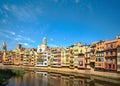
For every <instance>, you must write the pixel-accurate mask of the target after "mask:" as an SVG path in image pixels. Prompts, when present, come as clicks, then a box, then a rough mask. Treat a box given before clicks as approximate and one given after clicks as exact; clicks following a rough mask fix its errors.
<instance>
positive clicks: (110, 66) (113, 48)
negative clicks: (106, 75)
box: [105, 36, 120, 71]
mask: <svg viewBox="0 0 120 86" xmlns="http://www.w3.org/2000/svg"><path fill="white" fill-rule="evenodd" d="M119 41H120V37H119V36H118V37H117V38H116V39H114V40H107V41H105V70H113V71H116V70H117V47H118V45H119V43H120V42H119Z"/></svg>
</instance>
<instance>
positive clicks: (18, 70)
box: [12, 69, 25, 76]
mask: <svg viewBox="0 0 120 86" xmlns="http://www.w3.org/2000/svg"><path fill="white" fill-rule="evenodd" d="M12 72H13V73H14V75H15V76H22V75H23V74H24V73H25V71H24V70H22V69H12Z"/></svg>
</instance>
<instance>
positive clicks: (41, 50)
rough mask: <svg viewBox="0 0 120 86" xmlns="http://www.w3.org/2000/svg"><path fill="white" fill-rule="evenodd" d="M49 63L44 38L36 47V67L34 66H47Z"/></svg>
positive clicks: (48, 54) (48, 53)
mask: <svg viewBox="0 0 120 86" xmlns="http://www.w3.org/2000/svg"><path fill="white" fill-rule="evenodd" d="M49 63H50V51H49V47H47V39H46V38H45V37H44V38H43V42H42V44H40V45H38V48H37V56H36V65H35V66H48V65H49Z"/></svg>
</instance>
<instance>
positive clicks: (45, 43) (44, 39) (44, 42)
mask: <svg viewBox="0 0 120 86" xmlns="http://www.w3.org/2000/svg"><path fill="white" fill-rule="evenodd" d="M42 43H43V44H44V45H47V39H46V37H44V38H43V41H42Z"/></svg>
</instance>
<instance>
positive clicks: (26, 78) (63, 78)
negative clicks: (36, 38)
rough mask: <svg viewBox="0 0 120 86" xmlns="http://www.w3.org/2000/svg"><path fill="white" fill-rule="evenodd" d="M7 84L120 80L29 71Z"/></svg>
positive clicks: (98, 84)
mask: <svg viewBox="0 0 120 86" xmlns="http://www.w3.org/2000/svg"><path fill="white" fill-rule="evenodd" d="M7 86H120V80H112V79H107V78H102V77H91V78H85V77H83V76H81V77H80V76H79V77H75V76H68V75H61V74H55V73H47V72H31V71H27V72H26V73H25V74H24V75H23V76H21V77H12V78H11V79H9V80H8V84H7Z"/></svg>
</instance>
